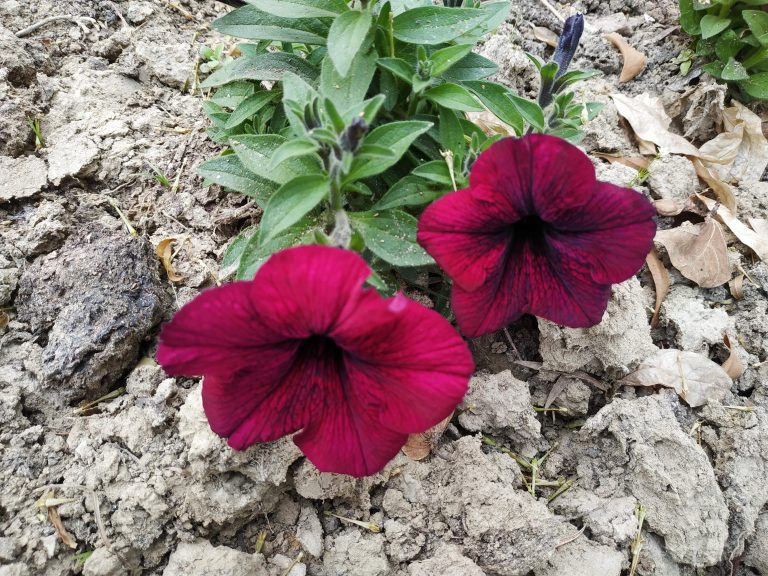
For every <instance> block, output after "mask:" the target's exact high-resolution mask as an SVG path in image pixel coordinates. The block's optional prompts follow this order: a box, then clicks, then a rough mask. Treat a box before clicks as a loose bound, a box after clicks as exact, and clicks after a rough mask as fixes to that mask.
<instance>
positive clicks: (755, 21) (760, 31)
mask: <svg viewBox="0 0 768 576" xmlns="http://www.w3.org/2000/svg"><path fill="white" fill-rule="evenodd" d="M741 15H742V17H743V18H744V20H745V21H746V23H747V26H749V29H750V30H751V31H752V34H754V35H755V38H757V41H758V42H760V44H761V45H762V46H768V12H763V11H761V10H744V11H743V12H742V13H741Z"/></svg>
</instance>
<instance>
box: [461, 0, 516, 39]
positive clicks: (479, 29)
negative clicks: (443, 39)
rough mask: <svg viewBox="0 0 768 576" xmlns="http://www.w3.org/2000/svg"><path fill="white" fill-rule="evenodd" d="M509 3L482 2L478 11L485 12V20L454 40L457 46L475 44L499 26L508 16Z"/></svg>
mask: <svg viewBox="0 0 768 576" xmlns="http://www.w3.org/2000/svg"><path fill="white" fill-rule="evenodd" d="M509 6H510V3H509V2H507V1H506V0H505V1H503V2H484V3H483V4H481V5H480V8H479V10H481V11H482V12H485V19H484V20H483V21H482V22H480V24H478V25H477V26H475V27H473V28H472V29H471V30H468V31H467V32H465V33H464V34H462V35H461V36H459V37H457V38H454V42H456V43H457V44H472V45H475V44H477V43H478V42H479V41H480V40H482V38H483V37H484V36H485V35H486V34H488V33H489V32H492V31H493V30H495V29H496V28H498V27H499V26H501V25H502V24H503V23H504V21H505V20H506V19H507V16H508V15H509Z"/></svg>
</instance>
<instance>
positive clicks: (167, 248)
mask: <svg viewBox="0 0 768 576" xmlns="http://www.w3.org/2000/svg"><path fill="white" fill-rule="evenodd" d="M175 243H176V238H164V239H162V240H160V243H159V244H158V245H157V248H156V249H155V252H156V253H157V257H158V258H160V262H162V263H163V268H165V273H166V274H167V275H168V280H170V281H171V282H181V281H182V280H184V276H182V275H181V274H179V273H178V272H176V269H175V268H174V267H173V257H174V253H173V245H174V244H175Z"/></svg>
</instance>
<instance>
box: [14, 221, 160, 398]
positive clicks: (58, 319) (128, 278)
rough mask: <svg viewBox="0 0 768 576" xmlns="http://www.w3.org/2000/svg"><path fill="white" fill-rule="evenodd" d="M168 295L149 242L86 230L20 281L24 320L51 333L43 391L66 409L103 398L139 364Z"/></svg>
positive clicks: (37, 263)
mask: <svg viewBox="0 0 768 576" xmlns="http://www.w3.org/2000/svg"><path fill="white" fill-rule="evenodd" d="M167 300H168V298H167V295H166V293H165V291H164V289H163V286H162V284H161V283H160V277H159V274H158V262H157V258H156V257H155V255H154V251H153V249H152V246H151V245H150V244H149V242H147V241H146V240H145V239H142V238H134V237H131V236H129V235H128V234H127V233H126V232H125V231H124V230H122V229H120V230H117V231H112V230H108V229H105V228H102V227H101V226H99V225H89V226H87V227H84V228H82V229H80V230H79V231H78V232H77V233H76V234H74V235H72V236H70V238H69V239H68V240H67V242H66V243H65V244H64V246H63V247H62V248H61V250H59V251H58V253H55V254H52V255H50V256H46V257H40V258H38V259H37V260H36V261H35V262H34V263H33V264H32V265H30V266H29V268H27V269H26V270H25V271H24V273H23V275H22V276H21V279H20V280H19V294H18V297H17V300H16V304H17V309H18V314H19V319H20V320H22V321H25V322H29V324H30V325H31V327H32V329H33V330H35V331H36V332H38V333H42V332H45V331H49V333H48V344H47V346H46V348H45V351H44V354H43V374H42V376H43V378H44V381H45V382H44V384H45V385H46V386H48V387H50V388H56V389H58V390H60V392H61V394H62V398H63V399H64V400H65V401H71V400H76V399H80V398H82V397H84V396H85V395H87V394H98V393H100V392H104V391H105V390H106V389H107V388H108V387H109V386H110V385H112V384H113V383H114V382H116V381H117V380H118V379H119V378H120V377H121V376H122V374H123V373H124V372H125V370H126V369H128V368H129V367H130V366H132V365H133V364H134V362H135V361H136V357H137V355H138V351H139V347H140V345H141V343H142V342H143V341H144V339H145V337H146V336H147V334H148V333H149V331H150V330H151V329H152V328H153V327H154V326H156V325H157V323H158V322H159V321H160V318H161V315H162V313H163V310H164V307H165V306H166V305H167Z"/></svg>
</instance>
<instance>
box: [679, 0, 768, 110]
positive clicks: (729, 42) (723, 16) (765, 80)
mask: <svg viewBox="0 0 768 576" xmlns="http://www.w3.org/2000/svg"><path fill="white" fill-rule="evenodd" d="M766 6H768V0H708V1H702V0H680V25H681V27H682V29H683V30H684V31H685V32H687V33H688V34H689V35H691V36H692V37H693V38H694V42H693V51H694V54H695V56H696V57H698V58H700V59H701V60H702V61H704V62H705V63H704V65H703V66H702V69H703V70H704V71H705V72H707V73H709V74H711V75H712V76H714V77H715V78H717V79H718V80H720V81H722V82H727V83H728V84H729V85H730V86H731V87H732V88H734V89H736V90H737V91H738V92H739V93H740V94H741V96H742V97H743V98H747V99H758V100H768V12H767V11H766V10H765V7H766ZM761 7H763V8H762V9H761ZM689 61H690V60H689V59H685V60H683V63H684V64H685V63H686V62H689Z"/></svg>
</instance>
